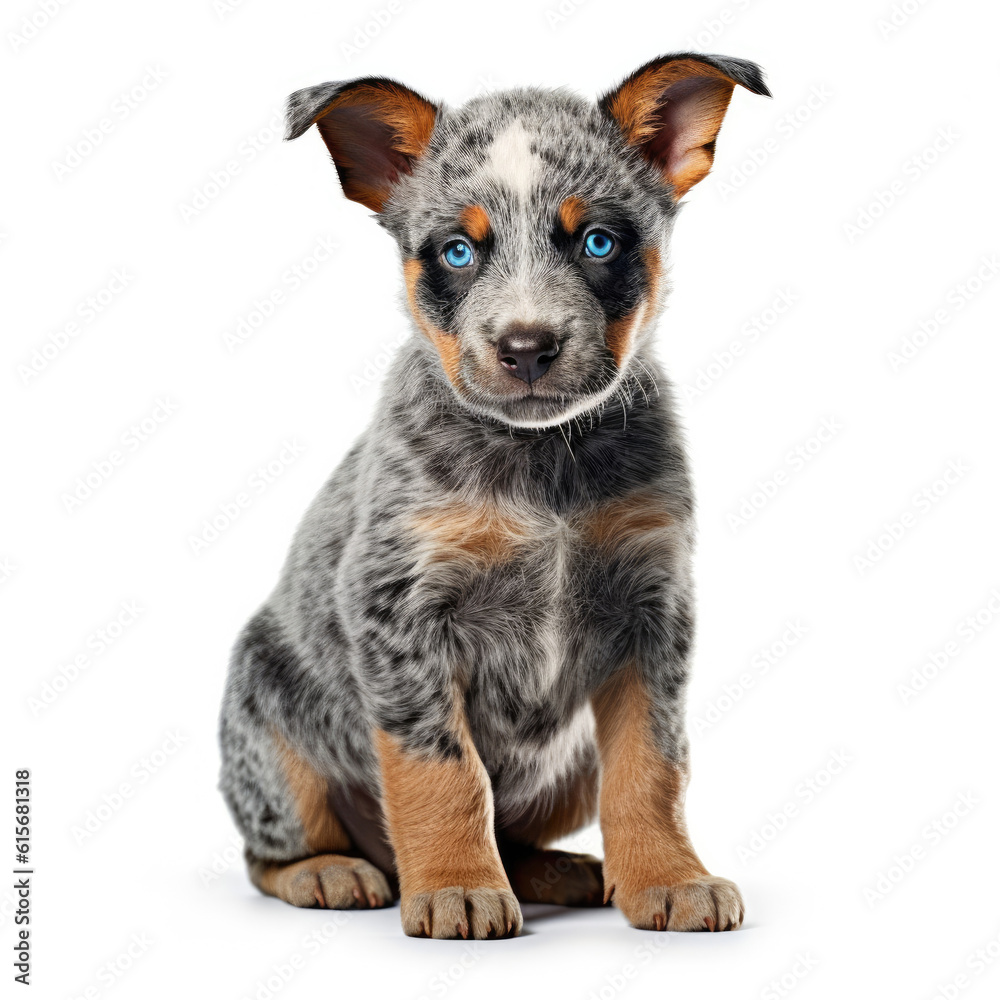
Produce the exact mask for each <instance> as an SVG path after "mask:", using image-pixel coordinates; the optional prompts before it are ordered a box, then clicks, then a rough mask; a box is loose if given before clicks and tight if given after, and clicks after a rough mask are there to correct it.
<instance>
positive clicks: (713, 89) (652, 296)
mask: <svg viewBox="0 0 1000 1000" xmlns="http://www.w3.org/2000/svg"><path fill="white" fill-rule="evenodd" d="M737 83H739V84H741V85H743V86H744V87H747V88H748V89H749V90H752V91H753V92H755V93H763V94H766V93H767V89H766V88H765V86H764V84H763V82H762V79H761V76H760V72H759V70H758V69H757V67H756V66H754V65H753V64H752V63H747V62H744V61H742V60H735V59H725V58H721V57H714V56H712V57H709V56H694V55H680V56H666V57H662V58H660V59H657V60H654V61H653V62H651V63H648V64H647V65H646V66H644V67H642V68H641V69H640V70H638V71H636V72H635V73H633V74H632V76H630V77H629V78H628V79H626V80H625V81H624V82H623V83H622V84H621V85H620V86H619V87H618V88H616V89H615V90H613V91H611V92H610V93H608V94H606V95H605V96H604V97H603V98H602V99H601V100H600V101H599V102H598V103H597V104H596V105H594V104H591V103H589V102H587V101H584V100H582V99H580V98H577V97H574V96H572V95H569V94H567V93H565V92H561V91H555V92H546V91H539V90H518V91H510V92H505V93H498V94H491V95H488V96H485V97H480V98H477V99H475V100H473V101H470V102H469V103H468V104H466V105H464V106H463V107H461V108H458V109H457V110H450V109H446V108H444V107H442V106H436V105H434V104H431V103H430V102H429V101H427V100H425V99H424V98H422V97H420V96H419V95H417V94H415V93H414V92H413V91H411V90H409V89H408V88H406V87H404V86H402V85H401V84H398V83H395V82H393V81H390V80H385V79H381V78H366V79H362V80H355V81H351V82H348V83H330V84H322V85H320V86H319V87H312V88H309V89H307V90H303V91H298V92H297V93H296V94H293V95H292V97H291V98H290V100H289V129H288V137H289V138H294V137H295V136H297V135H300V134H302V133H303V132H304V131H305V130H306V129H307V128H308V127H309V126H310V125H312V124H316V125H317V126H318V127H319V130H320V133H321V134H322V136H323V139H324V141H325V142H326V144H327V147H328V149H329V150H330V153H331V155H332V156H333V159H334V163H335V164H336V167H337V171H338V173H339V175H340V179H341V183H342V185H343V188H344V193H345V194H346V195H347V196H348V197H350V198H352V199H353V200H355V201H359V202H361V203H362V204H364V205H367V206H368V207H369V208H371V209H373V210H374V211H375V212H377V213H379V219H380V221H381V222H382V224H383V225H384V226H385V227H386V228H387V229H388V230H389V231H390V232H391V233H392V234H393V235H394V236H395V238H396V240H397V242H398V243H399V246H400V250H401V253H402V258H403V275H404V280H405V285H406V291H407V300H408V303H409V307H410V310H411V312H412V313H413V317H414V320H415V321H416V324H417V326H418V328H419V330H420V331H421V332H422V334H423V335H424V336H425V338H426V341H427V343H428V345H429V346H431V347H433V349H434V350H435V351H436V352H437V355H438V358H439V361H440V371H441V373H442V376H443V377H446V378H447V380H448V381H449V383H450V384H451V386H452V388H453V390H454V392H455V393H456V394H457V395H458V397H459V398H460V399H461V400H462V401H463V403H465V404H466V405H467V406H468V407H470V408H472V409H473V410H475V411H476V412H479V413H482V414H486V415H488V416H490V417H493V418H495V419H499V420H501V421H504V422H506V423H508V424H513V425H515V426H522V427H549V426H554V425H557V424H560V423H562V422H564V421H566V420H570V419H572V418H573V417H574V416H576V415H578V414H581V413H584V412H587V411H588V410H592V409H595V408H597V407H599V406H600V405H601V404H602V403H603V402H604V401H605V400H606V399H608V398H609V397H610V396H611V395H612V394H613V393H614V392H615V391H616V390H617V389H618V388H619V387H620V386H621V384H622V383H623V381H624V380H625V379H627V378H629V376H630V372H631V369H632V366H633V363H634V360H635V357H636V353H637V351H638V350H639V349H640V348H641V347H642V344H643V341H644V339H645V337H646V336H647V335H648V333H649V331H650V330H651V328H652V321H653V320H654V319H655V317H656V315H657V313H658V311H659V308H660V306H661V304H662V301H663V295H664V292H665V279H664V269H665V252H666V242H667V237H668V235H669V232H670V227H671V224H672V221H673V217H674V214H675V212H676V206H677V199H679V198H680V197H681V196H682V195H683V194H684V193H685V192H686V191H687V190H688V189H689V188H690V187H691V186H692V185H693V184H695V183H697V182H698V181H699V180H701V178H702V177H704V176H705V174H706V173H708V170H709V169H710V167H711V164H712V155H713V152H714V146H715V137H716V135H717V133H718V130H719V127H720V125H721V123H722V119H723V116H724V114H725V111H726V107H727V106H728V103H729V99H730V97H731V95H732V92H733V88H734V87H735V85H736V84H737Z"/></svg>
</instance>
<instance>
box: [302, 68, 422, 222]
mask: <svg viewBox="0 0 1000 1000" xmlns="http://www.w3.org/2000/svg"><path fill="white" fill-rule="evenodd" d="M437 114H438V108H437V107H436V106H435V105H434V104H431V102H430V101H428V100H426V99H425V98H423V97H421V96H420V95H419V94H416V93H414V92H413V91H412V90H410V89H409V87H404V86H403V85H402V84H401V83H396V81H395V80H388V79H386V78H385V77H376V76H371V77H365V78H363V79H360V80H347V81H337V82H334V83H321V84H319V86H317V87H307V88H306V89H305V90H297V91H296V92H295V93H294V94H292V95H291V97H289V98H288V111H287V117H286V126H287V128H286V131H285V138H286V139H296V138H298V137H299V136H300V135H302V133H303V132H305V131H306V130H307V129H308V128H309V126H310V125H313V124H315V125H316V127H317V128H318V129H319V132H320V135H322V136H323V141H324V142H325V143H326V148H327V149H329V150H330V156H332V157H333V162H334V164H335V165H336V167H337V173H338V174H339V175H340V183H341V185H342V186H343V188H344V194H345V195H346V196H347V197H348V198H350V199H352V200H353V201H359V202H361V204H362V205H367V206H368V208H370V209H372V211H374V212H381V211H382V208H383V206H384V205H385V202H386V200H387V199H388V197H389V194H390V192H391V191H392V188H393V185H394V184H395V183H396V182H397V181H398V180H399V175H400V174H404V173H406V174H408V173H409V172H410V171H411V170H412V168H413V163H414V161H415V160H416V159H417V157H419V156H420V155H421V154H422V153H423V151H424V150H425V149H426V148H427V144H428V143H429V142H430V138H431V132H432V131H433V130H434V122H435V121H436V119H437Z"/></svg>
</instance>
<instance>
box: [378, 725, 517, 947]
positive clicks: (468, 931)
mask: <svg viewBox="0 0 1000 1000" xmlns="http://www.w3.org/2000/svg"><path fill="white" fill-rule="evenodd" d="M448 728H449V729H450V730H451V732H450V736H451V737H452V739H444V740H441V741H439V743H438V746H436V747H435V748H433V749H431V748H427V747H426V746H425V747H414V746H408V745H407V741H406V739H405V738H403V737H400V736H395V735H390V734H389V733H387V732H385V731H384V730H378V731H377V732H376V734H375V746H376V749H377V751H378V757H379V764H380V768H381V775H382V801H383V808H384V810H385V815H386V819H387V822H388V827H389V839H390V840H391V842H392V847H393V850H394V851H395V854H396V867H397V870H398V873H399V887H400V897H401V902H400V905H401V909H402V921H403V930H404V932H405V933H407V934H409V935H411V936H415V937H434V938H458V937H461V938H487V937H506V936H509V935H515V934H518V933H520V930H521V909H520V907H519V906H518V903H517V900H516V898H515V897H514V894H513V892H512V891H511V888H510V883H509V881H508V880H507V876H506V874H505V873H504V869H503V865H502V864H501V861H500V854H499V852H498V850H497V843H496V835H495V833H494V828H493V792H492V789H491V787H490V780H489V777H488V775H487V773H486V768H485V767H484V766H483V763H482V761H481V760H480V759H479V755H478V753H477V752H476V748H475V746H474V745H473V742H472V739H471V737H470V735H469V731H468V724H467V722H466V720H465V713H464V711H462V710H461V709H458V710H456V711H455V713H454V714H453V716H452V721H451V724H450V726H449V727H448ZM442 735H446V734H442Z"/></svg>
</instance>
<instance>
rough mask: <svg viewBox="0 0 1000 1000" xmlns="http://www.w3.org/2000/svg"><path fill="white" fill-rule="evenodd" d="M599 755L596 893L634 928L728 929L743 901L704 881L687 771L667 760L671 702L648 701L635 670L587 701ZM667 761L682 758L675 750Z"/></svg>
mask: <svg viewBox="0 0 1000 1000" xmlns="http://www.w3.org/2000/svg"><path fill="white" fill-rule="evenodd" d="M593 704H594V716H595V718H596V721H597V741H598V746H599V749H600V754H601V800H600V814H601V831H602V833H603V835H604V886H605V897H606V898H608V897H611V896H612V894H613V898H614V902H615V905H616V906H617V907H618V909H620V910H621V911H622V913H624V914H625V916H626V917H627V918H628V920H629V922H630V923H631V924H632V925H633V926H634V927H640V928H644V929H647V930H660V931H662V930H671V931H694V930H710V931H714V930H720V931H724V930H732V929H735V928H737V927H739V926H740V924H741V923H742V921H743V900H742V898H741V896H740V891H739V889H738V888H737V887H736V886H735V885H734V884H733V883H732V882H730V881H729V880H728V879H724V878H717V877H715V876H712V875H709V873H708V871H707V870H706V869H705V866H704V865H703V864H702V863H701V861H700V860H699V858H698V855H697V854H696V853H695V850H694V847H693V846H692V844H691V841H690V839H689V837H688V833H687V826H686V824H685V822H684V790H685V786H686V784H687V767H686V762H685V761H684V760H683V759H680V760H677V759H672V754H671V752H670V748H671V747H672V746H676V744H677V743H678V742H679V741H677V740H676V739H671V733H672V732H674V731H675V730H676V727H677V725H678V723H677V722H676V720H675V719H674V718H672V717H671V716H672V710H673V711H675V708H674V706H673V705H672V704H671V703H670V702H669V701H666V700H664V696H663V695H662V694H660V695H658V696H657V697H654V696H652V694H651V690H650V685H649V684H648V682H647V680H646V679H644V678H643V676H642V675H641V673H640V671H639V670H638V669H637V668H634V667H629V668H626V669H623V670H620V671H619V672H618V673H617V674H615V676H613V677H612V678H611V679H610V680H608V681H607V682H606V683H605V684H604V685H603V686H602V687H601V688H600V689H599V691H598V692H597V694H596V695H595V697H594V700H593ZM673 756H675V757H676V756H681V757H683V754H678V753H676V752H675V753H674V754H673Z"/></svg>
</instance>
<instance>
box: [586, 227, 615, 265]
mask: <svg viewBox="0 0 1000 1000" xmlns="http://www.w3.org/2000/svg"><path fill="white" fill-rule="evenodd" d="M614 248H615V238H614V237H613V236H612V235H611V234H610V233H606V232H605V231H604V230H603V229H595V230H594V231H593V232H591V233H588V234H587V238H586V239H585V240H584V241H583V249H584V252H585V253H586V254H587V256H588V257H596V258H598V260H600V259H601V258H602V257H607V256H608V255H609V254H610V253H611V251H612V250H614Z"/></svg>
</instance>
